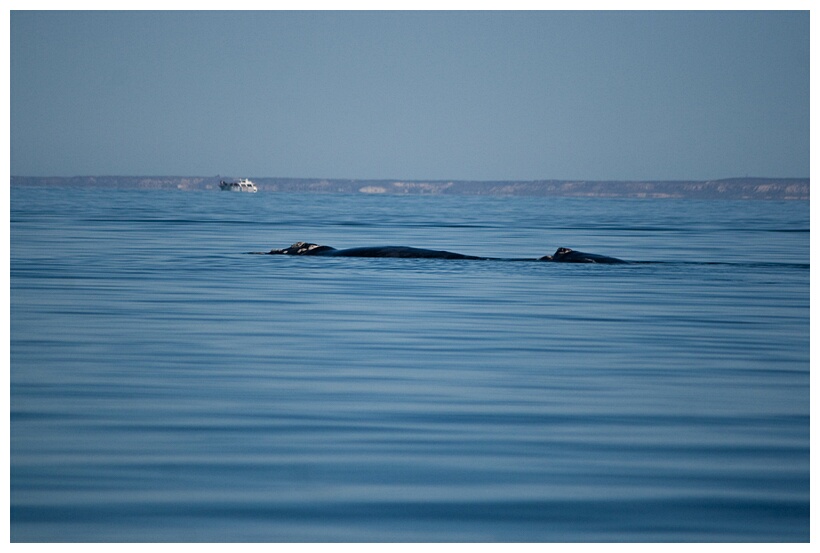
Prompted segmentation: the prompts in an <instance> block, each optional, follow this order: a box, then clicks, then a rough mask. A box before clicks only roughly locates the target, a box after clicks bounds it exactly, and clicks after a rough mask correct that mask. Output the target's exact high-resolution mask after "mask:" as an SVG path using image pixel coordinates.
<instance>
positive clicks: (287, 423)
mask: <svg viewBox="0 0 820 553" xmlns="http://www.w3.org/2000/svg"><path fill="white" fill-rule="evenodd" d="M10 194H11V213H10V215H11V225H10V237H11V240H10V241H11V250H10V262H11V294H10V299H11V343H10V354H11V374H10V408H11V412H10V415H11V428H10V430H11V438H10V448H11V456H10V462H11V473H10V477H11V478H10V491H11V504H10V508H11V515H10V520H11V539H12V541H64V542H65V541H67V542H78V541H83V542H86V541H90V542H95V541H116V542H122V541H126V542H132V541H162V542H167V541H171V542H174V541H219V542H224V541H277V542H279V541H284V542H301V541H309V542H338V541H343V542H350V541H353V542H361V541H364V542H368V541H388V542H391V541H392V542H395V541H402V542H405V541H410V542H414V541H434V542H448V541H458V542H477V541H480V542H486V541H505V542H521V541H527V542H530V541H548V542H579V541H580V542H602V541H603V542H609V541H629V542H647V541H687V542H689V541H709V542H712V541H717V542H724V541H733V542H734V541H741V542H747V541H752V542H758V541H764V542H772V541H777V542H779V541H808V539H809V409H810V406H809V403H810V402H809V273H810V268H809V204H808V202H751V201H747V202H744V201H738V202H729V201H714V202H702V201H677V200H668V201H666V200H600V199H554V198H520V197H464V196H462V197H451V196H377V195H372V196H366V195H357V196H353V195H350V196H348V195H287V194H275V193H264V192H260V193H258V194H255V195H252V194H230V193H223V192H216V191H214V192H182V191H153V192H151V191H136V190H134V191H129V190H114V191H109V190H92V189H82V188H78V189H54V190H49V189H42V188H25V187H12V189H11V192H10ZM300 240H303V241H310V242H318V243H322V244H328V245H331V246H335V247H340V248H345V247H353V246H365V245H384V244H393V245H408V246H417V247H424V248H433V249H447V250H452V251H457V252H461V253H466V254H474V255H481V256H494V257H539V256H542V255H545V254H549V253H552V252H553V251H554V250H555V249H556V248H557V247H559V246H567V247H572V248H575V249H579V250H583V251H589V252H594V253H601V254H606V255H611V256H615V257H619V258H622V259H627V260H634V261H643V262H647V263H637V264H629V265H572V264H554V263H510V262H503V261H469V260H431V259H356V258H336V259H333V258H310V257H286V256H264V255H248V254H247V252H251V251H267V250H270V249H271V248H279V247H285V246H287V245H290V244H291V243H293V242H296V241H300Z"/></svg>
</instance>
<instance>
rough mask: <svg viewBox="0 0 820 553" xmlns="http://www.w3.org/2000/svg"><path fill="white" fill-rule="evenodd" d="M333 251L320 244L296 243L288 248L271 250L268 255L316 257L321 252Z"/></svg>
mask: <svg viewBox="0 0 820 553" xmlns="http://www.w3.org/2000/svg"><path fill="white" fill-rule="evenodd" d="M332 249H333V248H331V247H330V246H320V245H319V244H312V243H310V242H296V243H295V244H291V246H290V247H288V248H283V249H281V250H271V251H270V252H268V253H270V254H274V255H276V254H279V255H316V254H318V253H320V252H325V251H330V250H332Z"/></svg>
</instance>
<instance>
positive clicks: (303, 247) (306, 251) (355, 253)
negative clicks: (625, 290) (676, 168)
mask: <svg viewBox="0 0 820 553" xmlns="http://www.w3.org/2000/svg"><path fill="white" fill-rule="evenodd" d="M255 253H265V252H255ZM267 253H268V254H270V255H317V256H327V257H401V258H414V259H420V258H426V259H484V260H488V259H496V260H498V259H499V258H494V257H478V256H475V255H464V254H460V253H454V252H448V251H444V250H425V249H423V248H410V247H408V246H376V247H363V248H349V249H346V250H337V249H336V248H331V247H330V246H320V245H319V244H311V243H309V242H296V243H295V244H293V245H292V246H290V247H289V248H284V249H280V250H271V251H269V252H267ZM504 261H551V262H554V263H608V264H612V263H626V261H623V260H621V259H617V258H615V257H607V256H605V255H598V254H594V253H584V252H577V251H575V250H571V249H569V248H558V249H557V250H556V252H555V253H554V254H553V255H545V256H544V257H541V258H538V259H506V260H504Z"/></svg>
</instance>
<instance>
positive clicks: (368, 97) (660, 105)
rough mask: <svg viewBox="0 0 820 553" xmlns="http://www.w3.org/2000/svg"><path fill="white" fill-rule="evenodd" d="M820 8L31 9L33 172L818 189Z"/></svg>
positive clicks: (23, 93)
mask: <svg viewBox="0 0 820 553" xmlns="http://www.w3.org/2000/svg"><path fill="white" fill-rule="evenodd" d="M809 39H810V33H809V14H808V12H550V11H547V12H19V11H18V12H12V14H11V41H10V54H11V55H10V58H11V66H10V93H11V98H10V99H11V110H10V124H11V134H10V139H11V144H10V146H11V147H10V161H11V174H12V175H29V176H46V175H52V176H72V175H199V176H213V175H217V174H220V175H233V176H251V177H254V176H257V177H261V176H271V177H276V176H280V177H325V178H354V179H368V178H374V179H382V178H383V179H405V180H422V179H454V180H456V179H461V180H518V179H521V180H537V179H584V180H610V179H613V180H631V179H653V180H667V179H716V178H725V177H733V176H747V175H748V176H767V177H808V176H809V161H810V152H809V134H810V122H809V106H810V98H809V50H810V48H809Z"/></svg>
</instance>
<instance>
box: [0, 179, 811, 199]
mask: <svg viewBox="0 0 820 553" xmlns="http://www.w3.org/2000/svg"><path fill="white" fill-rule="evenodd" d="M250 178H251V180H253V181H254V182H255V183H256V186H257V188H258V189H259V191H260V192H291V193H294V192H295V193H324V194H332V193H333V194H337V193H341V194H465V195H495V196H542V197H545V196H551V197H585V198H680V199H727V200H735V199H750V200H754V199H757V200H805V201H808V200H809V179H807V178H806V179H794V178H760V177H742V178H731V179H721V180H710V181H581V180H537V181H452V180H447V181H436V180H429V181H427V180H426V181H406V180H349V179H307V178H281V177H250ZM220 180H226V181H229V180H238V179H234V178H233V177H219V176H216V177H122V176H119V177H118V176H96V177H15V176H13V177H11V184H12V186H35V187H36V186H47V187H58V186H70V187H76V186H82V187H88V186H95V187H102V188H115V189H117V188H125V189H150V190H163V189H166V190H214V191H219V181H220Z"/></svg>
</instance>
